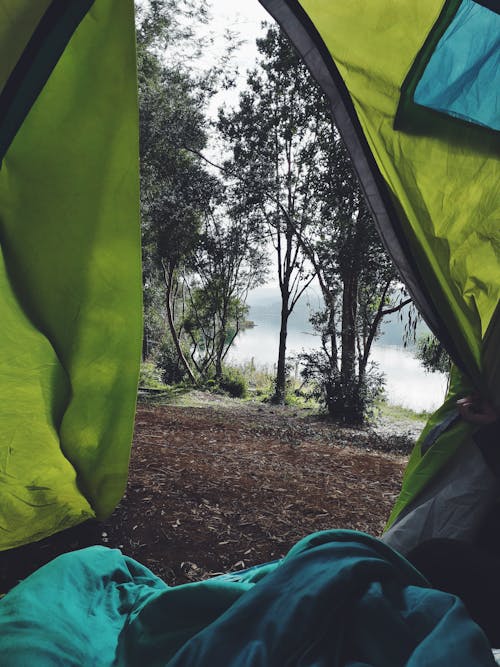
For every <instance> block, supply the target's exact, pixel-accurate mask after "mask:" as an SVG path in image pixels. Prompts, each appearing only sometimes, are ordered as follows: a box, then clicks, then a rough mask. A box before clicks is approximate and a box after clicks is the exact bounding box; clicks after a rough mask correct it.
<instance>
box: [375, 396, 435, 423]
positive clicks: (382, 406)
mask: <svg viewBox="0 0 500 667" xmlns="http://www.w3.org/2000/svg"><path fill="white" fill-rule="evenodd" d="M375 407H376V411H377V412H378V414H379V415H380V416H381V417H388V418H390V419H395V420H397V419H410V420H412V421H427V420H428V419H429V417H430V416H431V414H432V413H431V412H427V411H426V410H423V411H421V412H416V411H415V410H411V409H410V408H404V407H403V406H402V405H392V404H391V403H386V402H385V401H377V404H376V406H375Z"/></svg>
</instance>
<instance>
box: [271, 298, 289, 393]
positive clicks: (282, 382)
mask: <svg viewBox="0 0 500 667" xmlns="http://www.w3.org/2000/svg"><path fill="white" fill-rule="evenodd" d="M289 314H290V313H289V312H288V298H283V297H282V300H281V322H280V342H279V349H278V367H277V369H276V380H275V389H274V395H273V397H272V399H271V401H272V403H275V404H276V405H283V404H284V402H285V398H286V336H287V331H288V316H289Z"/></svg>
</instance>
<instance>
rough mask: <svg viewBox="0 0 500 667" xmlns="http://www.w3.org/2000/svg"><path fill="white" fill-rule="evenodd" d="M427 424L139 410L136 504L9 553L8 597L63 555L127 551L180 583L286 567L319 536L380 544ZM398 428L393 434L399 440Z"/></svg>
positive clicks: (133, 476)
mask: <svg viewBox="0 0 500 667" xmlns="http://www.w3.org/2000/svg"><path fill="white" fill-rule="evenodd" d="M419 427H420V424H414V423H413V424H396V425H394V424H392V425H389V427H388V425H387V424H385V425H384V424H382V426H380V424H379V427H378V429H373V428H371V429H345V428H344V429H343V428H339V427H338V426H335V425H332V424H329V423H327V422H325V421H323V420H321V419H318V418H317V417H312V416H308V415H307V413H305V412H304V411H302V410H301V411H298V410H296V409H294V408H272V407H270V406H262V405H259V404H249V403H239V404H237V405H236V406H235V405H234V403H232V402H231V401H227V400H226V401H223V400H221V401H218V400H217V399H213V401H212V402H210V401H208V402H207V400H204V401H200V402H199V406H197V404H196V401H195V402H194V404H193V403H192V402H191V404H190V405H186V406H183V405H155V404H152V403H151V402H150V403H149V404H148V403H146V404H144V403H142V404H139V408H138V412H137V418H136V429H135V437H134V444H133V449H132V459H131V465H130V476H129V482H128V487H127V491H126V494H125V496H124V498H123V499H122V501H121V503H120V504H119V506H118V507H117V509H116V510H115V512H114V513H113V515H112V516H111V517H110V518H109V519H108V520H107V521H105V522H104V523H98V522H92V523H87V524H84V525H82V526H77V527H75V528H74V529H71V530H69V531H65V532H64V533H60V534H58V535H55V536H52V537H51V538H48V539H46V540H43V541H42V542H38V543H36V544H32V545H28V546H26V547H21V548H19V549H14V550H12V551H8V552H3V553H2V554H0V592H6V591H7V590H8V589H9V588H10V587H12V586H13V585H15V584H16V583H17V582H18V581H19V580H20V579H22V578H24V577H26V576H27V575H28V574H29V573H31V572H32V571H34V570H35V569H37V568H38V567H39V566H40V565H42V564H44V563H46V562H48V561H49V560H51V559H52V558H54V557H55V556H57V555H59V554H61V553H64V552H66V551H70V550H73V549H78V548H82V547H84V546H89V545H91V544H104V545H106V546H109V547H117V548H120V549H121V550H122V552H123V553H125V554H127V555H129V556H132V557H133V558H135V559H137V560H139V561H140V562H142V563H144V564H145V565H147V566H148V567H149V568H150V569H151V570H153V572H155V573H156V574H158V575H159V576H160V577H162V578H163V579H164V580H165V581H166V582H167V583H168V584H170V585H176V584H180V583H185V582H188V581H195V580H199V579H203V578H206V577H209V576H213V575H215V574H218V573H221V572H227V571H229V570H238V569H242V568H246V567H250V566H252V565H255V564H258V563H263V562H266V561H269V560H274V559H276V558H280V557H281V556H283V555H284V554H285V553H286V552H287V551H288V549H289V548H290V547H291V546H292V545H293V544H294V543H295V542H296V541H297V540H299V539H301V538H302V537H304V536H306V535H308V534H309V533H312V532H314V531H317V530H325V529H329V528H353V529H356V530H361V531H365V532H367V533H370V534H372V535H379V534H380V533H381V531H382V529H383V527H384V524H385V521H386V519H387V517H388V514H389V511H390V509H391V507H392V505H393V503H394V500H395V498H396V496H397V493H398V490H399V487H400V483H401V477H402V472H403V469H404V466H405V463H406V457H405V456H404V455H403V454H402V453H388V452H387V451H384V450H392V451H393V452H394V450H395V449H396V450H397V449H398V447H399V448H401V447H402V448H403V449H404V450H406V449H407V448H408V443H409V441H411V440H412V439H413V438H414V436H415V435H416V433H417V432H418V430H419ZM391 429H392V430H391Z"/></svg>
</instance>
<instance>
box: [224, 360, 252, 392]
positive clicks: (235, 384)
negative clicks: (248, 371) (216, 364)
mask: <svg viewBox="0 0 500 667" xmlns="http://www.w3.org/2000/svg"><path fill="white" fill-rule="evenodd" d="M219 386H220V388H221V389H222V390H223V391H225V392H227V393H228V394H229V395H230V396H232V397H233V398H245V396H246V395H247V393H248V385H247V381H246V379H245V376H244V375H243V373H242V372H241V371H240V370H239V369H238V368H231V367H227V368H225V369H224V373H223V375H222V379H221V381H220V383H219Z"/></svg>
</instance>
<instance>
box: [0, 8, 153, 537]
mask: <svg viewBox="0 0 500 667" xmlns="http://www.w3.org/2000/svg"><path fill="white" fill-rule="evenodd" d="M0 44H1V46H0V48H1V54H2V57H1V58H0V91H1V92H0V159H1V167H0V250H1V252H0V283H1V285H0V321H1V323H2V336H1V338H0V358H1V361H0V364H1V366H0V367H1V371H0V413H1V424H2V428H1V430H0V549H8V548H11V547H15V546H17V545H20V544H23V543H26V542H30V541H33V540H37V539H40V538H42V537H45V536H47V535H50V534H51V533H54V532H56V531H58V530H61V529H63V528H66V527H68V526H71V525H74V524H76V523H78V522H80V521H83V520H85V519H86V518H89V517H94V516H98V517H104V516H106V515H107V514H109V513H111V511H112V510H113V508H114V506H115V505H116V503H117V502H118V500H119V499H120V497H121V495H122V493H123V490H124V487H125V482H126V477H127V468H128V458H129V450H130V441H131V434H132V425H133V416H134V407H135V395H136V386H137V377H138V365H139V359H140V336H141V328H142V327H141V275H140V235H139V203H138V202H139V191H138V139H137V136H138V130H137V128H138V118H137V86H136V76H135V42H134V16H133V2H132V0H96V1H95V2H93V1H92V0H71V1H70V2H68V1H67V0H53V1H50V0H37V2H33V1H32V0H6V2H2V3H1V7H0Z"/></svg>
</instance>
